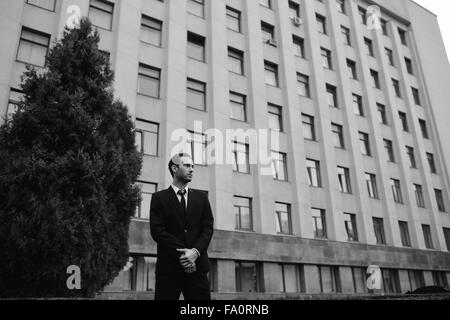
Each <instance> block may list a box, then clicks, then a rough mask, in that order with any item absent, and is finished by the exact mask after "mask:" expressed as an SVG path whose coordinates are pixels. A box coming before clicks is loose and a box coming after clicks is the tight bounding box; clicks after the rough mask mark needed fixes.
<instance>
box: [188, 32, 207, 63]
mask: <svg viewBox="0 0 450 320" xmlns="http://www.w3.org/2000/svg"><path fill="white" fill-rule="evenodd" d="M187 41H188V46H187V56H188V57H189V58H192V59H195V60H198V61H202V62H205V37H202V36H200V35H198V34H195V33H192V32H188V34H187Z"/></svg>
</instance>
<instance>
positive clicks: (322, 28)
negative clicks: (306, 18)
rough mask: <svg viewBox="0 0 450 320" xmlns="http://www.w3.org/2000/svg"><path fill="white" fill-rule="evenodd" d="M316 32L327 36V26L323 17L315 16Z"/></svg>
mask: <svg viewBox="0 0 450 320" xmlns="http://www.w3.org/2000/svg"><path fill="white" fill-rule="evenodd" d="M316 23H317V30H318V32H319V33H322V34H327V24H326V19H325V17H324V16H321V15H319V14H316Z"/></svg>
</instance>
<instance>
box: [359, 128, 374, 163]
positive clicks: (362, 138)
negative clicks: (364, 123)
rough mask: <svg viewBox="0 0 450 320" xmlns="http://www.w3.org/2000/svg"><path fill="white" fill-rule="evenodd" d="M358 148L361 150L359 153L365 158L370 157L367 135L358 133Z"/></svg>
mask: <svg viewBox="0 0 450 320" xmlns="http://www.w3.org/2000/svg"><path fill="white" fill-rule="evenodd" d="M359 146H360V148H361V153H362V154H363V155H365V156H369V157H370V156H372V153H371V151H370V143H369V135H368V134H367V133H364V132H359Z"/></svg>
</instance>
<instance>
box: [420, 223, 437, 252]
mask: <svg viewBox="0 0 450 320" xmlns="http://www.w3.org/2000/svg"><path fill="white" fill-rule="evenodd" d="M422 231H423V237H424V240H425V247H426V248H427V249H434V246H433V239H432V237H431V228H430V225H428V224H423V225H422Z"/></svg>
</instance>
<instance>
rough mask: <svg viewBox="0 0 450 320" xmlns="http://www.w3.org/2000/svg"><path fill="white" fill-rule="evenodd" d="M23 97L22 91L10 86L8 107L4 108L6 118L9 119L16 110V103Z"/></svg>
mask: <svg viewBox="0 0 450 320" xmlns="http://www.w3.org/2000/svg"><path fill="white" fill-rule="evenodd" d="M22 99H23V92H22V91H21V90H18V89H14V88H11V90H10V91H9V98H8V107H7V109H6V119H11V118H12V116H13V115H14V113H16V112H17V108H18V104H19V102H20V101H21V100H22ZM1 117H2V115H0V118H1Z"/></svg>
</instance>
